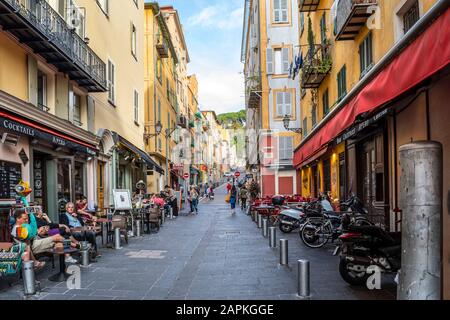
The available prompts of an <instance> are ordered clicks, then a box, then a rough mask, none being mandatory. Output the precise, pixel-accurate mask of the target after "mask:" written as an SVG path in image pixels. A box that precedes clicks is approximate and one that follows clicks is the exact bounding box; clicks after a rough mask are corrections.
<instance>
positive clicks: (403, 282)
mask: <svg viewBox="0 0 450 320" xmlns="http://www.w3.org/2000/svg"><path fill="white" fill-rule="evenodd" d="M399 153H400V157H399V163H400V164H401V167H402V170H401V172H402V174H401V177H400V202H399V203H400V208H401V209H402V211H403V214H402V218H401V219H402V253H401V272H400V275H399V284H398V287H397V299H399V300H439V299H440V298H441V262H442V256H441V252H442V250H441V249H442V244H441V237H442V230H441V228H442V223H441V212H442V180H443V172H442V145H441V144H440V143H439V142H434V141H419V142H415V143H410V144H407V145H403V146H401V147H400V148H399Z"/></svg>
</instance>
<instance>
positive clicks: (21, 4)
mask: <svg viewBox="0 0 450 320" xmlns="http://www.w3.org/2000/svg"><path fill="white" fill-rule="evenodd" d="M0 26H2V29H3V30H4V31H6V32H9V33H10V34H12V35H13V36H14V37H15V38H17V39H18V40H19V41H20V42H21V43H23V44H25V45H27V46H28V47H30V48H31V49H32V50H33V51H34V53H36V54H39V55H40V56H42V57H43V58H44V59H45V60H46V61H47V63H49V64H52V65H54V66H55V67H56V68H57V69H58V70H59V71H60V72H63V73H66V74H67V75H68V76H69V78H70V79H71V80H74V81H76V82H77V83H78V84H79V86H80V87H83V88H86V89H87V90H88V91H89V92H105V91H107V85H106V66H105V63H104V62H103V61H102V60H101V59H100V58H99V57H98V56H97V55H96V54H95V53H94V51H93V50H92V49H91V48H90V47H89V46H88V44H87V43H86V41H85V40H84V39H82V38H81V37H80V36H79V35H78V34H77V33H76V31H75V27H72V26H69V24H68V23H67V22H66V21H65V20H64V18H62V17H61V16H60V15H59V14H58V12H56V11H55V10H54V9H53V8H52V7H51V6H50V5H49V4H48V3H47V1H44V0H0Z"/></svg>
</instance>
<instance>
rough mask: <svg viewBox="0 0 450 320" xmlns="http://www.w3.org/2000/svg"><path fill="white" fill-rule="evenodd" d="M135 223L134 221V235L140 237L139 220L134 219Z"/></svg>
mask: <svg viewBox="0 0 450 320" xmlns="http://www.w3.org/2000/svg"><path fill="white" fill-rule="evenodd" d="M135 223H136V228H135V231H136V233H135V234H134V235H135V236H136V237H140V236H141V220H135Z"/></svg>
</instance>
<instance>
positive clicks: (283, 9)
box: [280, 0, 288, 22]
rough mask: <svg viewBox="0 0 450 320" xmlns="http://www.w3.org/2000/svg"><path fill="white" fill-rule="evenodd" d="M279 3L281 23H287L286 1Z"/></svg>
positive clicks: (282, 0)
mask: <svg viewBox="0 0 450 320" xmlns="http://www.w3.org/2000/svg"><path fill="white" fill-rule="evenodd" d="M280 1H281V21H282V22H288V0H280Z"/></svg>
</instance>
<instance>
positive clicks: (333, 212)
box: [325, 211, 341, 217]
mask: <svg viewBox="0 0 450 320" xmlns="http://www.w3.org/2000/svg"><path fill="white" fill-rule="evenodd" d="M325 214H326V215H328V216H331V217H339V216H341V212H336V211H325Z"/></svg>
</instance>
